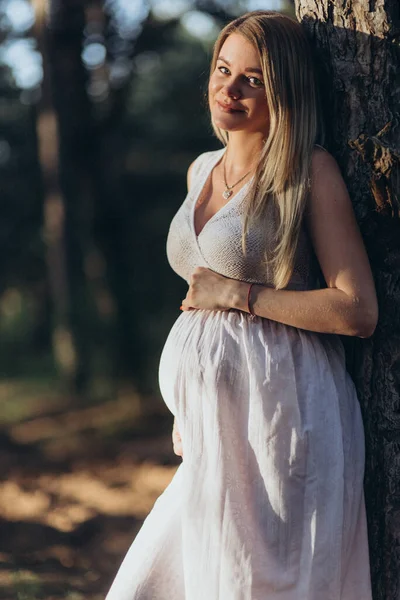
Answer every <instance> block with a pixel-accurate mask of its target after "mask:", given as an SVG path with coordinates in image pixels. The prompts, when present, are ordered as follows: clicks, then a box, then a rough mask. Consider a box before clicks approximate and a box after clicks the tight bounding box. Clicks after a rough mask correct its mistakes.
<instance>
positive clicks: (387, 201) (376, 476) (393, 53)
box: [296, 0, 400, 600]
mask: <svg viewBox="0 0 400 600" xmlns="http://www.w3.org/2000/svg"><path fill="white" fill-rule="evenodd" d="M296 14H297V17H298V19H299V21H301V22H302V24H303V25H304V27H305V29H306V31H307V33H308V34H309V37H310V40H311V43H312V45H313V48H314V49H315V56H318V62H317V68H318V70H319V75H320V79H322V81H320V84H321V89H323V90H326V89H328V88H329V89H330V93H329V94H325V98H323V105H324V112H325V117H326V120H327V121H328V122H329V123H331V124H332V128H331V130H330V131H329V137H328V140H329V141H328V142H327V145H328V149H329V150H330V151H331V152H332V154H333V155H334V156H335V158H336V159H337V161H338V163H339V165H340V167H341V169H342V173H343V176H344V178H345V180H346V183H347V185H348V189H349V191H350V195H351V198H352V201H353V205H354V208H355V211H356V215H357V219H358V222H359V225H360V229H361V232H362V234H363V237H364V241H365V244H366V247H367V251H368V254H369V258H370V261H371V265H372V269H373V273H374V277H375V283H376V287H377V293H378V300H379V308H380V317H379V323H378V327H377V329H376V332H375V334H374V336H373V337H372V338H371V339H368V340H360V339H351V340H349V339H347V340H344V341H345V346H346V352H347V358H348V366H349V370H350V372H351V374H352V376H353V378H354V380H355V383H356V386H357V391H358V396H359V400H360V403H361V408H362V411H363V417H364V426H365V436H366V472H365V494H366V502H367V513H368V523H369V537H370V555H371V572H372V583H373V594H374V600H383V599H385V600H399V598H400V418H399V391H400V310H399V309H400V276H399V273H400V224H399V213H400V118H399V109H400V85H399V68H400V10H399V4H398V0H353V1H351V0H343V1H340V2H339V0H296Z"/></svg>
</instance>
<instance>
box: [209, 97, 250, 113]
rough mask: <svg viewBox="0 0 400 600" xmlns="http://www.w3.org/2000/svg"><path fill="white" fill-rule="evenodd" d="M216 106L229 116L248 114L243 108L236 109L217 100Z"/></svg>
mask: <svg viewBox="0 0 400 600" xmlns="http://www.w3.org/2000/svg"><path fill="white" fill-rule="evenodd" d="M216 104H217V106H218V108H219V109H220V110H222V111H223V112H226V113H229V114H240V113H242V114H243V113H245V112H246V111H245V110H244V109H243V108H235V107H234V106H232V105H231V104H225V103H224V102H220V101H219V100H216Z"/></svg>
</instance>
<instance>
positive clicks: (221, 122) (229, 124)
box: [213, 117, 246, 131]
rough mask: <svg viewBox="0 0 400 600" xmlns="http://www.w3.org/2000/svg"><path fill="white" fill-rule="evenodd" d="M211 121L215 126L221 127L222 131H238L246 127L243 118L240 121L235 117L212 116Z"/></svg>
mask: <svg viewBox="0 0 400 600" xmlns="http://www.w3.org/2000/svg"><path fill="white" fill-rule="evenodd" d="M213 123H214V125H215V126H216V127H218V128H219V129H222V130H223V131H240V130H242V129H246V125H245V123H244V122H243V120H241V122H240V121H239V119H237V118H236V119H235V118H227V119H226V118H225V119H221V118H215V117H214V119H213Z"/></svg>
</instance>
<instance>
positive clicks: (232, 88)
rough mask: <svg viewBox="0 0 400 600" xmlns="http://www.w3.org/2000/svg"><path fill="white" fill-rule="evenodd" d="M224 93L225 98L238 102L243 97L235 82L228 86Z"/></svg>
mask: <svg viewBox="0 0 400 600" xmlns="http://www.w3.org/2000/svg"><path fill="white" fill-rule="evenodd" d="M223 92H224V94H225V96H227V97H228V98H232V100H238V99H239V98H240V97H241V95H242V94H241V91H240V89H239V86H238V85H237V84H235V83H233V82H232V83H231V84H226V85H225V87H224V89H223Z"/></svg>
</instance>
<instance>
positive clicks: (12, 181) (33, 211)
mask: <svg viewBox="0 0 400 600" xmlns="http://www.w3.org/2000/svg"><path fill="white" fill-rule="evenodd" d="M11 2H12V0H7V2H6V4H4V5H3V7H2V9H3V13H2V15H0V16H1V17H2V18H0V41H1V42H2V43H1V46H0V192H1V193H0V254H1V257H2V260H1V262H0V377H3V378H7V377H25V376H32V375H34V374H35V373H36V374H37V375H39V376H40V377H42V376H46V375H48V376H49V377H54V376H55V374H57V373H58V372H60V365H61V371H62V365H63V364H68V360H69V361H70V363H71V364H72V363H73V362H74V361H73V360H72V359H70V357H69V354H70V353H71V348H74V349H75V353H76V356H75V359H74V360H75V363H74V369H75V372H74V377H75V380H74V385H75V387H76V389H77V390H78V391H79V392H81V394H83V395H85V394H86V395H89V396H90V390H91V389H92V390H93V386H94V385H95V384H94V383H93V382H96V381H98V377H99V375H101V377H102V378H103V379H104V378H106V379H107V378H108V379H109V380H110V381H118V380H120V379H121V378H122V379H125V380H126V379H128V380H129V379H131V380H134V381H135V382H136V384H137V386H138V387H139V389H140V388H141V389H143V390H145V391H148V392H151V393H154V392H157V390H158V384H157V369H158V359H159V354H160V351H161V348H162V345H163V343H164V340H165V338H166V336H167V334H168V330H169V329H170V327H171V325H172V323H173V321H174V319H175V318H177V316H178V315H179V306H180V303H181V300H182V298H183V297H184V295H185V293H186V284H185V282H183V281H181V280H180V279H179V277H178V276H177V275H176V274H175V273H173V272H172V270H171V269H170V267H169V265H168V264H167V259H166V255H165V242H166V237H167V233H168V227H169V223H170V221H171V218H172V217H173V215H174V213H175V212H176V210H177V209H178V207H179V205H180V204H181V203H182V201H183V200H184V197H185V194H186V171H187V168H188V166H189V164H190V162H191V161H192V160H193V159H194V158H195V157H196V156H197V155H198V154H199V153H200V152H203V151H205V150H211V149H214V148H217V147H218V146H219V142H217V140H216V139H215V138H213V136H212V130H211V126H210V123H209V119H208V114H207V101H206V87H207V78H208V70H209V62H210V57H211V52H212V39H211V37H210V34H209V35H208V36H207V35H203V37H199V36H197V35H196V34H195V32H194V31H193V29H192V30H190V28H189V29H188V28H187V27H185V26H184V23H183V21H182V20H181V19H179V18H178V17H176V18H171V19H157V18H155V16H154V15H153V14H152V13H151V12H148V11H147V12H146V11H144V12H143V14H142V15H141V21H140V23H139V24H138V25H137V27H136V28H135V27H133V28H132V31H131V32H130V34H129V32H128V33H127V31H126V30H124V29H123V28H121V27H120V26H118V22H117V19H116V15H115V14H113V12H112V10H114V11H115V10H116V9H115V5H117V4H118V3H117V2H116V3H109V5H108V6H109V9H108V11H107V10H105V9H104V5H103V4H102V3H101V2H98V3H96V2H94V3H91V4H88V5H87V6H86V5H85V4H83V5H82V6H80V5H78V4H77V3H76V4H75V5H74V4H71V5H69V4H68V3H67V4H66V5H65V6H64V7H63V8H62V9H61V11H64V12H62V13H61V14H60V15H59V16H58V18H57V15H56V11H55V9H56V8H57V6H58V5H57V3H56V2H54V3H50V4H51V6H52V7H53V8H54V14H55V15H56V16H55V17H54V16H53V17H52V19H53V21H51V20H50V23H49V24H48V25H47V26H46V24H45V22H44V21H43V22H41V23H37V24H36V29H34V30H32V27H28V26H26V28H25V29H24V28H23V27H22V28H20V29H21V31H20V32H19V33H18V32H15V31H12V29H10V24H9V23H8V22H7V19H6V18H5V17H4V15H5V14H6V8H7V6H8V9H9V8H10V5H11ZM113 4H114V9H112V6H113ZM239 4H240V3H235V2H231V3H229V2H223V3H222V2H211V1H210V2H208V1H207V2H205V1H203V2H198V3H197V6H194V8H198V9H201V10H202V14H203V15H206V16H207V15H208V18H209V24H210V31H217V30H218V29H219V28H220V27H221V26H222V25H223V24H224V22H225V21H227V20H228V19H229V18H231V17H232V15H233V14H235V10H236V11H237V10H243V6H242V5H243V2H242V3H241V4H240V7H239ZM6 5H7V6H6ZM60 6H61V5H60ZM74 7H75V8H74ZM110 7H111V8H110ZM192 8H193V7H192ZM2 9H1V7H0V12H1V10H2ZM74 11H75V12H74ZM51 14H53V13H51ZM199 23H200V22H199ZM203 25H204V23H203ZM206 25H207V22H206ZM18 40H19V41H21V40H25V41H28V42H29V45H30V48H31V49H33V50H34V52H35V53H36V54H35V56H36V58H37V56H40V53H41V54H42V65H43V70H44V80H43V81H42V82H39V83H36V84H35V85H31V87H29V85H28V86H27V87H26V89H22V88H23V84H21V83H20V82H18V77H16V76H15V75H13V67H12V64H11V63H10V60H8V62H7V60H6V58H7V56H9V55H10V52H9V49H10V45H12V44H13V43H15V42H16V41H18ZM90 44H92V45H91V47H90V48H89V50H90V52H91V54H90V52H89V50H88V46H90ZM96 44H97V46H96ZM102 48H103V50H102ZM85 49H86V50H87V56H89V58H86V59H85V60H86V63H87V62H88V61H89V59H90V60H91V61H92V63H91V64H90V65H88V64H83V63H84V61H82V60H81V58H80V56H81V57H83V56H84V54H83V50H85ZM25 51H26V48H25ZM96 52H97V54H98V55H99V56H100V57H101V53H102V52H104V56H105V59H104V60H101V58H99V59H98V61H97V63H96V61H95V60H94V59H95V58H96ZM7 53H8V54H7ZM24 56H25V55H24ZM24 56H23V55H21V59H20V60H21V61H23V60H27V59H24ZM5 57H6V58H5ZM90 57H91V58H90ZM93 57H94V58H93ZM39 62H40V61H39ZM94 63H96V64H94ZM19 66H21V64H19ZM36 72H37V68H36V71H35V73H36ZM21 86H22V87H21ZM49 90H51V93H50V91H49ZM46 115H47V117H49V115H50V116H51V115H53V118H55V120H56V121H57V123H58V139H57V140H55V139H53V138H54V136H55V135H57V132H56V130H55V129H54V130H53V129H51V127H50V126H42V128H40V127H39V125H38V124H39V121H40V119H42V121H41V122H42V123H43V122H45V120H43V119H44V117H46ZM47 117H46V118H47ZM46 127H47V128H46ZM46 136H47V137H46ZM50 138H51V139H50ZM46 148H47V154H46ZM48 148H53V149H54V152H58V159H57V161H56V164H55V165H53V164H52V158H51V156H50V158H49V151H48ZM39 149H41V151H40V152H39ZM39 156H40V157H41V158H39ZM46 161H47V163H46ZM57 163H58V164H57ZM57 193H59V194H60V196H61V197H62V206H63V211H64V221H63V229H62V232H61V241H62V243H61V244H60V243H59V242H57V243H54V241H53V242H52V235H53V234H52V230H51V226H52V219H53V221H54V215H53V212H54V214H55V215H56V216H57V212H56V211H54V206H53V204H52V203H51V199H52V198H53V196H54V195H56V194H57ZM55 206H57V205H55ZM50 209H51V210H50ZM51 211H53V212H51ZM53 237H54V236H53ZM57 244H58V245H57ZM63 277H64V279H65V281H64V280H63ZM63 281H64V283H63ZM57 282H58V283H57ZM60 282H61V283H60ZM57 286H58V289H57ZM60 290H61V291H60ZM76 363H78V364H76ZM105 388H106V389H109V390H112V389H113V386H112V385H111V386H109V387H107V386H105ZM107 393H108V392H107Z"/></svg>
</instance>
